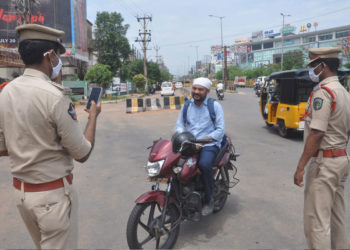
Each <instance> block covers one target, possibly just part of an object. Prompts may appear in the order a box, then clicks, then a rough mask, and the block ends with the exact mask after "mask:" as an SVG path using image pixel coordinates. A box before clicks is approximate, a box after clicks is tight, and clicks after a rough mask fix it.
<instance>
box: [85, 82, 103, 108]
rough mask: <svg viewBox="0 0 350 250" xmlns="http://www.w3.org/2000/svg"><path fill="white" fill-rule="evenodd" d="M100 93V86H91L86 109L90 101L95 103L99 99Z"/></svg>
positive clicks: (89, 105)
mask: <svg viewBox="0 0 350 250" xmlns="http://www.w3.org/2000/svg"><path fill="white" fill-rule="evenodd" d="M101 95H102V88H101V87H93V88H92V90H91V93H90V97H89V101H88V103H87V104H86V109H90V107H91V101H94V102H95V103H96V104H97V103H98V102H99V101H100V99H101Z"/></svg>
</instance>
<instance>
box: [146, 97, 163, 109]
mask: <svg viewBox="0 0 350 250" xmlns="http://www.w3.org/2000/svg"><path fill="white" fill-rule="evenodd" d="M160 109H162V106H161V105H160V101H159V98H146V111H149V110H160Z"/></svg>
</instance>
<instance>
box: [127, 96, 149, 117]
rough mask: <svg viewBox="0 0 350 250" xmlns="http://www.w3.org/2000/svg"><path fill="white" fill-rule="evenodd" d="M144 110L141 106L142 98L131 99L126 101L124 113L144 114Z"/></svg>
mask: <svg viewBox="0 0 350 250" xmlns="http://www.w3.org/2000/svg"><path fill="white" fill-rule="evenodd" d="M144 111H145V108H144V106H143V99H142V98H131V99H126V113H136V112H144Z"/></svg>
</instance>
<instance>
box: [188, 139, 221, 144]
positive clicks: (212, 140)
mask: <svg viewBox="0 0 350 250" xmlns="http://www.w3.org/2000/svg"><path fill="white" fill-rule="evenodd" d="M211 142H216V140H214V139H202V140H195V141H194V142H193V143H203V144H207V143H211Z"/></svg>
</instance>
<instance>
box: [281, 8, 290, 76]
mask: <svg viewBox="0 0 350 250" xmlns="http://www.w3.org/2000/svg"><path fill="white" fill-rule="evenodd" d="M281 16H282V20H283V21H282V30H281V33H282V55H281V71H283V49H284V34H283V31H284V17H285V16H290V15H288V14H283V13H281Z"/></svg>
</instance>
